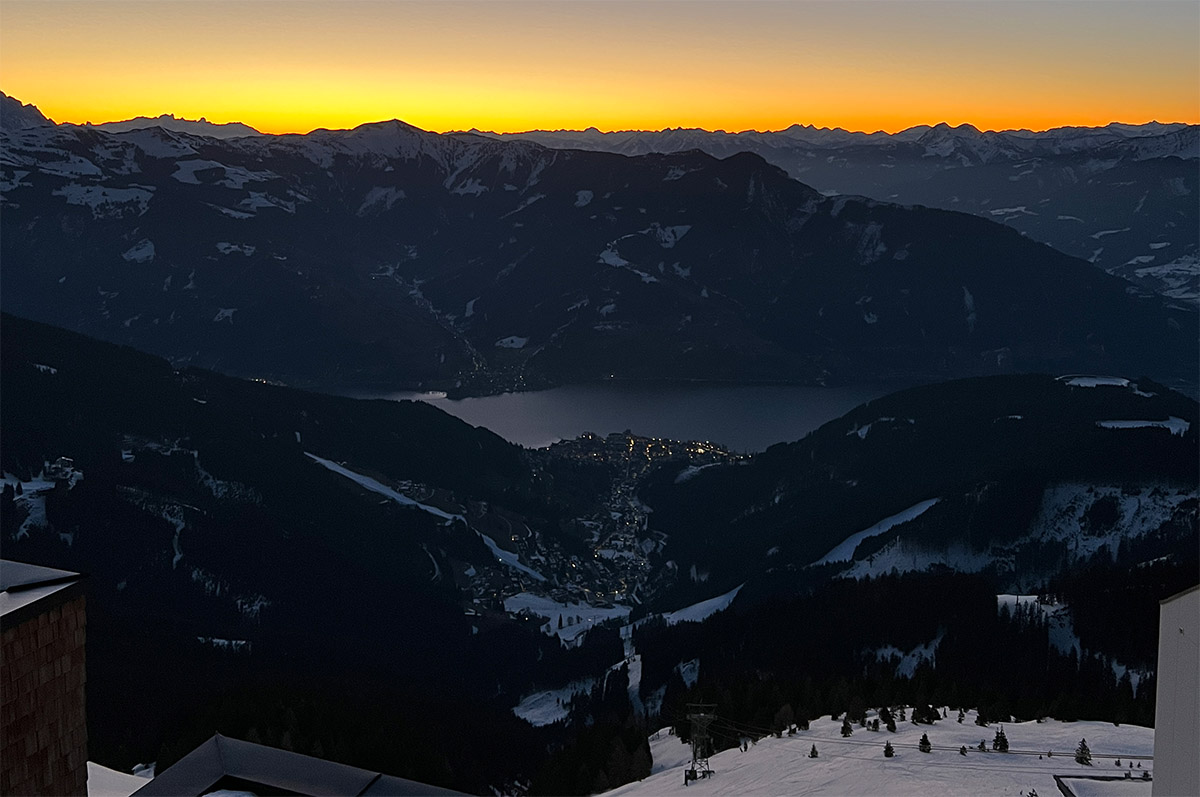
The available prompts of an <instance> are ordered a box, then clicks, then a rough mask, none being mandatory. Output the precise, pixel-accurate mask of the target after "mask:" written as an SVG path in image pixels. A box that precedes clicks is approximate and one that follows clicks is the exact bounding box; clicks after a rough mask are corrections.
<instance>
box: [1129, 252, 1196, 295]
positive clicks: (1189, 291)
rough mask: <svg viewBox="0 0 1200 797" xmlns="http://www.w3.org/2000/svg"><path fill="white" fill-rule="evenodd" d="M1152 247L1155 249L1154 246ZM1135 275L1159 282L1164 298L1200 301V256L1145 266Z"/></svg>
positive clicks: (1193, 255)
mask: <svg viewBox="0 0 1200 797" xmlns="http://www.w3.org/2000/svg"><path fill="white" fill-rule="evenodd" d="M1150 246H1151V247H1152V248H1153V247H1154V244H1151V245H1150ZM1133 273H1134V274H1136V275H1137V276H1138V277H1139V278H1141V279H1147V278H1150V279H1155V280H1158V282H1159V283H1160V285H1161V287H1160V288H1159V289H1158V292H1159V293H1161V294H1163V295H1164V296H1169V297H1171V298H1172V299H1183V300H1186V301H1191V302H1195V301H1197V300H1200V292H1198V291H1197V275H1200V255H1196V254H1186V255H1182V256H1180V257H1177V258H1175V259H1174V260H1172V261H1171V262H1169V263H1163V264H1161V265H1157V266H1143V267H1142V268H1139V269H1137V270H1136V271H1134V272H1133Z"/></svg>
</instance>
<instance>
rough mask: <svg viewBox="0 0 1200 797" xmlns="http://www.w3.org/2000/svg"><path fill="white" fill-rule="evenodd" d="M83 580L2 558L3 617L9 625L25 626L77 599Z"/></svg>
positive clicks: (0, 593) (0, 612)
mask: <svg viewBox="0 0 1200 797" xmlns="http://www.w3.org/2000/svg"><path fill="white" fill-rule="evenodd" d="M82 579H83V576H81V575H80V574H79V573H72V572H71V571H69V570H57V569H55V568H53V567H42V566H40V565H31V564H26V563H25V562H14V561H11V560H9V559H0V617H2V618H4V624H5V625H6V626H13V625H17V624H19V623H23V622H25V621H26V620H27V619H29V618H30V617H32V616H35V615H37V614H38V613H40V612H43V611H46V610H47V609H49V608H50V607H51V606H57V605H58V604H60V603H62V602H63V601H65V600H67V599H69V598H71V597H74V596H75V595H76V594H77V592H78V590H79V586H78V585H79V584H80V582H81V581H82ZM73 587H74V589H72V588H73Z"/></svg>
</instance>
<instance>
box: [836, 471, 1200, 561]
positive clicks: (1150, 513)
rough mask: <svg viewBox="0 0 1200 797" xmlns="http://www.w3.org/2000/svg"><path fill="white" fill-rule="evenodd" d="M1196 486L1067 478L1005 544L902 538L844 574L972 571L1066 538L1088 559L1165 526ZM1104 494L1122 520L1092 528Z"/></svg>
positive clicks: (1074, 554) (1071, 551) (1073, 552)
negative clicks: (1090, 515) (1024, 530)
mask: <svg viewBox="0 0 1200 797" xmlns="http://www.w3.org/2000/svg"><path fill="white" fill-rule="evenodd" d="M1195 496H1196V489H1195V488H1194V487H1192V488H1188V487H1180V486H1172V485H1146V486H1143V487H1140V488H1136V489H1135V488H1123V487H1121V486H1117V485H1097V484H1076V483H1065V484H1059V485H1056V486H1054V487H1050V488H1048V489H1047V490H1046V491H1045V492H1044V493H1043V495H1042V503H1041V507H1040V508H1039V509H1038V514H1037V515H1036V516H1035V517H1034V520H1033V522H1032V523H1031V524H1030V528H1029V533H1028V534H1026V535H1025V536H1023V537H1021V538H1020V539H1017V540H1014V541H1012V542H1011V543H1009V544H1006V545H999V544H998V545H993V546H992V547H991V549H989V550H984V551H976V550H972V549H970V548H969V547H967V546H966V545H954V546H951V547H949V548H947V549H944V550H943V549H939V548H931V547H929V546H926V545H922V544H921V543H920V542H906V541H905V540H904V539H903V538H899V539H895V540H892V541H891V542H889V543H888V544H887V545H885V546H884V547H883V548H881V549H880V550H878V551H876V552H875V553H874V554H872V555H871V556H868V557H867V558H866V559H862V560H860V561H857V562H855V563H854V564H853V565H852V566H851V567H849V568H847V569H846V570H845V571H843V572H842V573H841V576H842V577H845V578H863V577H865V576H872V577H874V576H879V575H882V574H884V573H890V572H893V571H895V572H897V573H908V572H914V571H917V572H919V571H923V570H927V569H929V568H930V567H931V566H934V565H944V566H946V567H951V568H953V569H955V570H957V571H959V572H962V573H973V572H978V571H980V570H984V569H986V568H988V567H992V566H994V565H999V566H1001V567H1002V568H1003V567H1004V566H1005V563H1006V562H1011V561H1012V556H1013V553H1014V552H1015V551H1017V550H1018V549H1020V548H1021V547H1023V546H1026V545H1028V544H1029V543H1030V542H1035V541H1046V540H1061V541H1063V542H1065V543H1067V547H1068V555H1069V556H1070V557H1071V558H1072V559H1073V560H1079V559H1086V558H1088V557H1090V556H1092V555H1093V554H1095V553H1096V552H1097V551H1099V550H1100V549H1101V548H1103V547H1106V546H1107V548H1108V550H1109V551H1112V552H1115V551H1116V550H1117V546H1118V545H1119V544H1120V542H1121V540H1122V539H1123V538H1137V537H1142V536H1144V535H1146V534H1148V533H1150V532H1152V531H1155V530H1156V529H1158V528H1159V527H1161V526H1162V524H1163V523H1165V522H1166V521H1167V520H1169V519H1170V518H1171V516H1172V515H1173V514H1174V513H1175V510H1176V509H1177V508H1178V507H1179V505H1180V504H1181V503H1183V502H1184V501H1187V500H1189V499H1192V498H1195ZM1100 498H1109V499H1112V500H1114V501H1116V503H1117V511H1118V517H1117V521H1116V522H1115V523H1114V524H1113V525H1112V527H1111V528H1108V529H1095V528H1090V527H1088V523H1087V521H1086V520H1085V519H1084V516H1085V513H1086V512H1087V510H1088V509H1089V508H1090V507H1091V506H1092V505H1093V504H1094V503H1095V502H1096V501H1097V500H1099V499H1100Z"/></svg>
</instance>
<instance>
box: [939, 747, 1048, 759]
mask: <svg viewBox="0 0 1200 797" xmlns="http://www.w3.org/2000/svg"><path fill="white" fill-rule="evenodd" d="M958 754H959V755H966V754H967V746H966V745H965V744H964V745H963V746H962V747H960V748H958ZM1040 757H1041V756H1039V758H1040Z"/></svg>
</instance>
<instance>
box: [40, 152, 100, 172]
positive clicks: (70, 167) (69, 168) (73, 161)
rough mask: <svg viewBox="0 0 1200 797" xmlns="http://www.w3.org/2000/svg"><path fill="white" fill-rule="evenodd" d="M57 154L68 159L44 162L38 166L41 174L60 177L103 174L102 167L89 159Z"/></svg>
mask: <svg viewBox="0 0 1200 797" xmlns="http://www.w3.org/2000/svg"><path fill="white" fill-rule="evenodd" d="M55 154H58V155H66V156H67V159H66V160H65V161H42V162H40V163H38V164H37V168H38V171H39V172H42V173H43V174H53V175H56V176H58V177H100V176H101V175H102V174H103V172H101V171H100V167H99V166H97V165H96V164H94V163H92V162H91V161H90V160H88V159H87V158H81V157H80V156H78V155H72V154H70V153H66V152H61V151H60V152H56V153H55Z"/></svg>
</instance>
